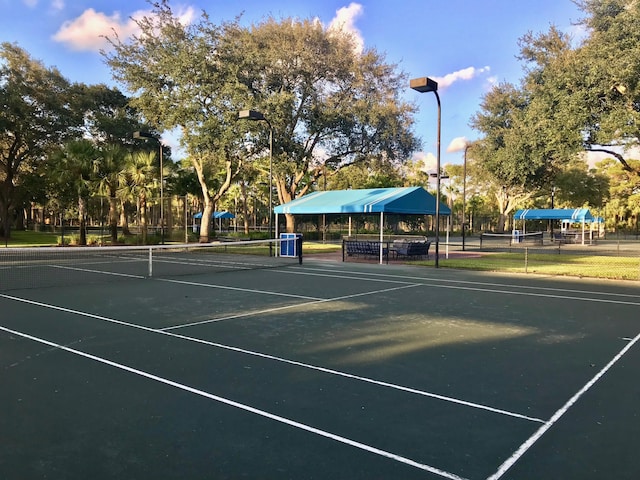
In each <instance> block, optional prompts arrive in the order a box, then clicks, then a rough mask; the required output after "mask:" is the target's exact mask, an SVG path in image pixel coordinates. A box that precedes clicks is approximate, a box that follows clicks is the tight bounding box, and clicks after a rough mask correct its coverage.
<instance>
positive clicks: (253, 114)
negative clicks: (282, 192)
mask: <svg viewBox="0 0 640 480" xmlns="http://www.w3.org/2000/svg"><path fill="white" fill-rule="evenodd" d="M238 120H254V121H264V122H267V125H268V126H269V240H271V239H272V238H273V220H272V218H273V172H272V168H273V127H272V126H271V122H270V121H269V120H268V119H267V117H265V116H264V114H262V113H261V112H258V111H256V110H240V111H239V112H238ZM271 253H272V252H271V242H269V256H271Z"/></svg>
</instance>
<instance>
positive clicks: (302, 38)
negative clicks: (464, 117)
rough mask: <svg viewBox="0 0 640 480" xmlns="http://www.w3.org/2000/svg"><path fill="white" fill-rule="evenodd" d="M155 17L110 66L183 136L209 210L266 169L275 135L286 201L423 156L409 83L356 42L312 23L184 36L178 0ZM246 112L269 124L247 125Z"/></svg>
mask: <svg viewBox="0 0 640 480" xmlns="http://www.w3.org/2000/svg"><path fill="white" fill-rule="evenodd" d="M154 7H155V8H154V15H153V16H151V17H147V18H144V19H142V20H140V21H139V22H138V25H139V27H140V28H141V30H142V34H141V35H139V36H138V37H137V38H136V40H135V41H134V42H132V43H126V44H125V43H122V42H120V41H119V40H118V39H117V38H115V39H112V42H113V47H114V50H113V51H112V52H111V53H108V54H105V56H106V60H107V63H108V64H109V65H110V67H111V68H112V71H113V72H114V76H115V77H116V79H117V80H119V81H120V82H122V83H123V84H125V85H126V86H127V88H128V89H129V90H131V91H135V92H139V95H138V96H137V97H136V98H135V99H134V101H133V104H134V105H135V106H136V107H137V108H139V109H140V110H141V112H142V113H143V114H144V116H145V118H148V119H150V120H151V121H152V122H153V123H154V124H156V125H158V126H159V127H162V128H173V127H178V128H180V130H181V132H182V143H183V146H184V147H185V148H186V150H187V152H188V153H189V157H190V160H191V162H192V164H193V167H194V168H195V170H196V173H197V175H198V180H199V183H200V186H201V189H202V196H203V200H204V206H205V211H206V209H207V208H209V209H212V204H214V203H216V202H217V201H218V200H219V199H220V198H221V197H222V195H223V194H224V193H225V192H226V191H227V190H228V189H229V188H230V185H231V183H232V181H233V180H234V178H236V177H237V176H238V175H240V174H241V173H243V172H247V171H249V170H251V169H246V168H245V165H244V164H245V161H246V159H249V160H251V161H252V162H255V163H256V164H258V163H260V164H261V165H264V162H265V159H266V158H268V152H269V133H270V132H273V133H274V135H273V162H272V167H273V180H274V184H275V185H276V187H277V190H278V196H279V199H280V201H281V202H286V201H289V200H291V199H293V198H295V197H297V196H299V195H303V194H304V193H306V192H307V191H308V190H309V189H310V188H312V187H313V186H314V185H315V184H316V182H317V180H318V179H319V178H320V176H321V175H322V174H323V173H326V172H329V173H333V172H336V171H338V170H340V169H341V168H342V167H344V166H346V165H349V164H351V163H354V162H370V161H372V160H375V159H382V160H385V161H387V162H392V163H393V162H395V163H396V164H399V163H401V162H402V161H404V159H405V158H407V157H408V156H409V154H410V152H411V151H413V150H414V149H415V148H416V147H417V145H418V142H417V139H416V138H415V137H414V135H413V133H412V131H411V126H412V124H413V113H414V112H415V106H413V105H411V104H408V103H405V102H403V101H402V100H401V99H400V96H399V92H401V91H402V89H403V87H404V85H405V84H406V78H405V76H404V75H403V74H400V73H397V72H396V67H395V65H389V64H387V63H385V61H384V58H383V56H382V55H380V54H379V53H377V52H375V51H373V50H368V51H365V52H357V51H356V50H355V45H354V43H353V39H352V38H351V37H350V36H349V35H348V34H345V33H342V32H339V31H336V30H327V29H325V28H324V27H323V26H322V25H321V24H320V23H319V22H317V21H315V20H313V19H309V20H300V19H292V18H286V19H283V20H275V19H273V18H267V19H266V20H264V21H262V22H260V23H257V24H254V25H251V26H250V27H248V28H247V27H243V26H241V25H240V24H239V23H238V22H237V21H236V22H227V23H222V24H220V25H218V24H214V23H212V22H211V20H210V18H209V17H208V16H207V15H206V13H203V15H202V16H201V18H200V19H199V20H198V21H197V22H195V23H193V24H191V25H190V26H184V25H182V24H180V22H179V20H178V18H177V17H176V16H174V14H173V12H172V11H171V9H170V8H169V6H168V2H167V1H165V0H162V1H160V2H158V3H156V4H154ZM244 109H253V110H258V111H260V112H262V113H263V114H264V115H265V117H266V118H267V120H268V122H269V124H268V125H265V124H264V123H262V124H260V123H257V122H246V121H245V122H237V121H236V120H237V112H238V111H239V110H244ZM267 126H269V127H270V128H266V127H267ZM258 171H259V172H260V171H264V168H258ZM212 185H215V188H212Z"/></svg>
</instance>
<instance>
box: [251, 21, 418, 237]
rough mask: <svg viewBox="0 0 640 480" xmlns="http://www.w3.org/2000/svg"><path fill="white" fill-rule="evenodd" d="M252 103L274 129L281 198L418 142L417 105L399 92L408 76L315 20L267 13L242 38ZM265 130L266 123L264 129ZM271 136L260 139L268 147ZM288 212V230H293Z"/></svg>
mask: <svg viewBox="0 0 640 480" xmlns="http://www.w3.org/2000/svg"><path fill="white" fill-rule="evenodd" d="M243 45H244V48H245V51H246V52H247V55H246V57H245V58H247V57H248V58H247V64H246V65H247V66H246V78H241V81H242V82H243V83H244V84H245V85H246V86H247V88H248V89H249V91H250V92H251V94H252V102H253V103H252V104H250V105H247V106H248V107H249V106H250V107H252V108H257V109H259V110H261V111H262V112H264V113H265V114H266V115H268V116H269V118H270V121H271V123H272V125H273V128H274V131H275V133H276V136H275V143H274V150H275V151H274V172H275V180H276V185H277V189H278V196H279V200H280V202H282V203H284V202H288V201H291V200H293V199H294V198H296V197H298V196H301V195H304V194H305V193H307V192H308V191H309V189H310V188H312V186H313V185H314V184H315V183H316V182H317V180H318V179H319V178H320V177H321V176H322V175H323V174H324V173H325V172H330V173H331V174H334V173H335V172H337V171H338V170H340V169H341V168H343V167H345V166H347V165H350V164H353V163H356V162H358V163H362V164H365V165H366V164H368V163H369V162H372V161H374V160H378V161H385V162H391V163H393V162H395V163H396V164H400V163H402V162H404V161H405V160H406V159H407V158H408V157H409V155H410V153H411V152H412V151H413V150H415V149H416V148H417V146H418V141H417V139H416V138H415V137H414V136H413V134H412V133H411V127H412V125H413V114H414V112H415V106H414V105H410V104H407V103H405V102H403V101H402V100H401V99H400V97H399V92H401V91H402V90H403V89H404V88H405V86H406V77H405V76H404V75H403V74H402V73H399V72H398V71H397V68H396V66H395V65H391V64H388V63H386V62H385V59H384V57H383V56H382V55H381V54H380V53H378V52H376V51H375V50H372V49H371V50H366V51H364V52H362V53H360V52H358V51H357V50H356V48H355V44H354V42H353V38H352V37H351V36H350V35H349V34H347V33H345V32H342V31H336V30H331V29H326V28H324V27H323V26H322V25H321V24H320V23H319V22H317V21H315V20H302V21H301V20H297V19H291V18H289V19H284V20H282V21H276V20H274V19H273V18H269V19H267V20H266V21H264V22H262V23H260V24H256V25H253V26H252V27H251V29H250V31H249V34H248V35H247V38H246V40H245V41H244V42H243ZM263 132H264V129H263ZM266 138H267V137H266V134H265V133H263V134H262V136H261V137H258V140H257V143H258V144H261V145H262V146H263V148H264V147H265V146H266V145H267V143H266ZM293 221H294V219H293V217H292V216H287V228H288V230H289V231H291V230H293V229H294V223H293Z"/></svg>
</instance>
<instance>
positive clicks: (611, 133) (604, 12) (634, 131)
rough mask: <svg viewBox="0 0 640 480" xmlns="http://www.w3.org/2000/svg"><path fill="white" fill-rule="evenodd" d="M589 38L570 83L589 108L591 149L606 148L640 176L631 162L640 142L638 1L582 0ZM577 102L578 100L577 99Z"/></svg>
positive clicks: (588, 143)
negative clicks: (633, 149) (630, 155)
mask: <svg viewBox="0 0 640 480" xmlns="http://www.w3.org/2000/svg"><path fill="white" fill-rule="evenodd" d="M577 4H578V5H579V6H580V7H581V8H582V10H583V11H584V12H585V13H586V18H585V19H584V20H583V25H584V26H585V27H586V28H587V29H588V32H589V36H588V37H587V39H586V40H585V41H584V42H583V44H582V45H581V46H580V47H579V48H577V49H576V52H575V61H574V68H573V75H572V76H571V81H572V82H573V83H574V84H575V85H576V96H577V100H579V101H580V102H581V105H582V106H583V108H584V109H587V110H588V115H587V116H586V121H585V125H584V129H583V134H584V139H585V146H586V148H587V149H588V150H591V151H599V152H606V153H608V154H609V155H611V156H612V157H614V158H616V160H617V161H619V162H620V163H621V165H622V167H623V168H624V169H625V170H627V171H629V172H632V173H634V174H635V175H640V169H638V167H637V164H636V165H635V166H633V165H631V164H630V163H629V162H628V161H627V153H628V152H629V150H631V148H633V147H638V146H640V3H639V2H637V1H636V0H580V1H578V2H577ZM574 103H576V102H574Z"/></svg>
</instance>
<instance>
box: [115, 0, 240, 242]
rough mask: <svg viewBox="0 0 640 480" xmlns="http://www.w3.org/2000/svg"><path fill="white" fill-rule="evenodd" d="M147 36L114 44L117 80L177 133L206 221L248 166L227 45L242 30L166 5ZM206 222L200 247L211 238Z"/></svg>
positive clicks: (146, 22) (158, 122)
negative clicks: (180, 14) (190, 21)
mask: <svg viewBox="0 0 640 480" xmlns="http://www.w3.org/2000/svg"><path fill="white" fill-rule="evenodd" d="M138 26H139V27H140V29H141V31H142V33H141V34H140V35H139V36H138V37H136V38H135V39H134V40H133V41H132V42H129V43H124V42H121V41H120V39H119V38H117V37H115V38H113V39H111V42H112V45H113V47H114V48H113V51H111V52H110V53H105V58H106V61H107V63H108V64H109V66H110V67H111V68H112V71H113V72H114V77H115V78H116V80H118V81H119V82H121V83H123V84H124V85H126V86H127V87H128V89H129V90H130V91H133V92H136V93H137V95H136V96H135V97H134V98H133V100H132V105H133V106H134V107H135V108H137V109H139V110H140V112H141V113H142V114H143V116H144V117H145V119H146V120H147V121H148V122H150V123H151V124H153V125H155V126H156V127H157V128H159V129H176V128H177V129H178V130H179V131H180V132H181V134H182V138H181V142H182V145H183V147H184V148H185V150H186V152H187V154H188V158H189V160H190V162H191V163H192V165H193V167H194V169H195V172H196V174H197V177H198V181H199V183H200V188H201V191H202V199H203V203H204V212H203V218H211V215H212V213H213V210H214V205H215V202H216V201H217V200H218V199H219V198H220V197H221V196H222V195H223V194H224V193H225V192H226V191H227V189H228V188H229V186H230V185H231V182H232V180H233V178H234V177H235V176H236V175H237V173H238V171H239V169H240V168H241V165H242V156H240V145H241V143H242V140H243V138H242V135H241V134H240V133H239V131H238V127H237V125H238V124H237V122H236V119H237V112H238V109H239V108H240V106H241V105H242V104H244V103H246V100H243V101H240V100H239V99H238V96H239V95H242V93H243V89H241V88H238V83H237V80H236V78H235V71H236V69H237V65H238V59H237V58H236V56H235V55H236V52H235V51H234V49H233V48H230V47H229V46H228V42H225V39H226V38H232V37H234V35H235V34H236V32H237V28H238V27H237V25H236V24H235V23H225V24H223V25H220V26H218V25H214V24H213V23H211V22H210V21H209V19H208V17H207V16H206V14H203V16H202V18H201V21H200V23H198V24H195V25H191V26H187V25H183V24H182V23H180V20H179V19H178V18H177V17H175V16H174V14H173V12H172V11H171V8H170V7H169V5H168V2H167V1H165V0H162V1H160V2H158V3H156V4H155V5H154V11H153V14H152V15H151V16H149V17H145V18H143V19H142V20H140V21H139V22H138ZM209 233H210V232H209V222H203V224H202V228H201V230H200V239H201V241H208V239H209Z"/></svg>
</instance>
